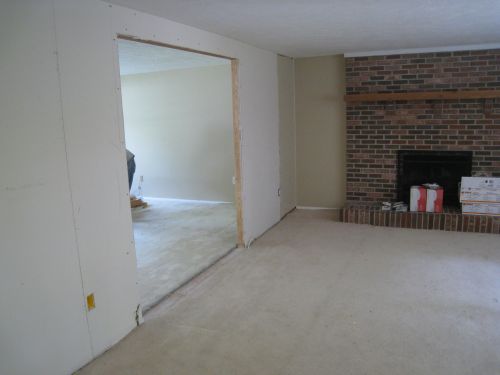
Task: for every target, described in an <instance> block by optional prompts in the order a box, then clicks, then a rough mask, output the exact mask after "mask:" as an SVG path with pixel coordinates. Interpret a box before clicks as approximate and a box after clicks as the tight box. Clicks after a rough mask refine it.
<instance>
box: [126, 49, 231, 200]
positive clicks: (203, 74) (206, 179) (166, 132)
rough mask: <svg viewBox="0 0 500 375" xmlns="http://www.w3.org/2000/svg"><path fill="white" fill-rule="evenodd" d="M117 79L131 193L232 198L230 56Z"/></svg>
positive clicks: (185, 197) (173, 196) (148, 195)
mask: <svg viewBox="0 0 500 375" xmlns="http://www.w3.org/2000/svg"><path fill="white" fill-rule="evenodd" d="M158 48H161V47H158ZM165 49H168V48H165ZM121 82H122V99H123V116H124V121H125V141H126V145H127V148H128V149H129V150H130V151H131V152H133V153H134V154H135V162H136V168H137V169H136V173H135V176H134V182H133V184H132V189H131V193H132V194H134V195H138V194H139V193H141V194H142V195H144V196H146V197H159V198H176V199H192V200H207V201H223V202H234V185H233V176H234V145H233V114H232V109H233V106H232V96H231V91H232V89H231V63H230V61H229V60H227V61H226V62H225V63H224V64H223V65H218V66H205V67H197V68H189V69H176V70H168V71H164V72H153V73H147V74H132V75H126V76H122V79H121ZM141 176H143V177H144V178H143V181H142V182H141V179H140V177H141ZM139 185H140V186H141V190H140V191H139V189H138V186H139Z"/></svg>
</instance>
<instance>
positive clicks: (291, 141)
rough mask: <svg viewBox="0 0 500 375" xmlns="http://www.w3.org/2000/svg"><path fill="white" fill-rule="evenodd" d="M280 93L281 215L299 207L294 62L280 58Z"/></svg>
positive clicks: (283, 57)
mask: <svg viewBox="0 0 500 375" xmlns="http://www.w3.org/2000/svg"><path fill="white" fill-rule="evenodd" d="M278 93H279V114H280V215H281V217H283V216H284V215H286V214H287V213H288V212H290V211H291V210H292V209H294V208H295V206H296V205H297V202H296V188H295V184H296V180H297V179H296V173H295V167H296V166H295V163H296V160H295V134H296V129H295V104H294V100H295V97H294V62H293V59H292V58H290V57H286V56H278Z"/></svg>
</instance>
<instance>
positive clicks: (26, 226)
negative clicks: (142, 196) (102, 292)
mask: <svg viewBox="0 0 500 375" xmlns="http://www.w3.org/2000/svg"><path fill="white" fill-rule="evenodd" d="M0 114H1V119H0V122H1V125H0V171H1V172H2V177H1V180H0V207H2V208H1V210H0V296H1V301H2V302H1V308H0V374H6V375H7V374H9V375H17V374H40V375H54V374H68V373H71V372H73V371H74V370H76V369H77V368H78V367H80V366H82V365H83V364H84V363H86V362H87V361H89V360H90V359H91V357H92V356H91V348H90V338H89V333H88V327H87V322H86V319H85V305H84V298H83V291H82V286H81V278H80V269H79V264H78V254H77V246H76V239H75V232H74V226H73V213H72V204H71V193H70V189H69V180H68V174H67V166H66V153H65V144H64V141H65V139H64V129H63V121H62V117H61V105H60V95H59V82H58V77H57V54H56V41H55V35H54V19H53V7H52V2H51V1H48V0H37V1H17V2H16V1H10V2H2V3H1V6H0Z"/></svg>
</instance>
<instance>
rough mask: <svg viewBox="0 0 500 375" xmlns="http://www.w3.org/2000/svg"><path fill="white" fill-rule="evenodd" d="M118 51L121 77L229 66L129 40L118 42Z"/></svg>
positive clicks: (171, 49)
mask: <svg viewBox="0 0 500 375" xmlns="http://www.w3.org/2000/svg"><path fill="white" fill-rule="evenodd" d="M118 51H119V52H118V53H119V57H120V74H121V75H128V74H139V73H153V72H162V71H167V70H173V69H187V68H198V67H202V66H212V65H224V64H230V61H229V60H227V59H222V58H218V57H212V56H207V55H201V54H199V53H193V52H187V51H182V50H177V49H173V48H167V47H160V46H155V45H151V44H146V43H139V42H132V41H129V40H119V41H118Z"/></svg>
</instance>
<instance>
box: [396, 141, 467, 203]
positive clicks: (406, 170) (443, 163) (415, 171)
mask: <svg viewBox="0 0 500 375" xmlns="http://www.w3.org/2000/svg"><path fill="white" fill-rule="evenodd" d="M471 170H472V152H471V151H414V150H399V151H398V172H397V192H398V200H400V201H403V202H405V203H407V204H409V203H410V202H409V201H410V188H411V187H412V186H413V185H422V184H424V183H427V182H429V183H433V182H435V183H438V184H439V185H441V186H442V187H443V189H444V197H443V205H444V206H446V207H452V208H460V201H459V197H458V193H459V183H460V181H461V179H462V176H470V175H471Z"/></svg>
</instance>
